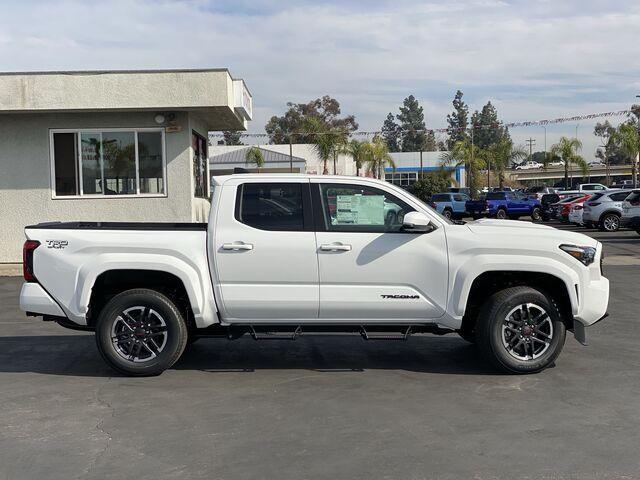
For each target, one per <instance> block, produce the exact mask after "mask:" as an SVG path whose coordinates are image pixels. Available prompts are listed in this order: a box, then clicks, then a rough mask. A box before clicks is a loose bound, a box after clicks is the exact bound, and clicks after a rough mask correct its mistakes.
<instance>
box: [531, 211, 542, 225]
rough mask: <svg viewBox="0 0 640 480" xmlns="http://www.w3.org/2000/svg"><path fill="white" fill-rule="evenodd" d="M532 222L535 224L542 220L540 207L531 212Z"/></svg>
mask: <svg viewBox="0 0 640 480" xmlns="http://www.w3.org/2000/svg"><path fill="white" fill-rule="evenodd" d="M531 220H533V221H534V222H539V221H540V220H542V211H541V210H540V207H533V210H531Z"/></svg>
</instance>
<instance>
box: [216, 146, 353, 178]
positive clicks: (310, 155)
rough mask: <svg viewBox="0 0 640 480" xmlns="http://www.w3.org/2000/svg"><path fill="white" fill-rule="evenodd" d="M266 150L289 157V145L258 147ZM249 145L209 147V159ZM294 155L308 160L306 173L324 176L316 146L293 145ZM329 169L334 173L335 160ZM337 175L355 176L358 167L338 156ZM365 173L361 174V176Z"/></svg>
mask: <svg viewBox="0 0 640 480" xmlns="http://www.w3.org/2000/svg"><path fill="white" fill-rule="evenodd" d="M257 146H258V147H260V148H263V149H265V150H271V151H272V152H279V153H283V154H285V155H289V145H288V144H286V145H271V144H268V143H267V144H264V145H257ZM246 147H247V145H212V146H210V147H209V158H211V157H212V156H214V155H220V154H222V153H227V152H232V151H234V150H238V149H240V148H246ZM292 150H293V151H292V154H293V156H294V157H299V158H304V159H305V160H306V162H307V163H306V172H305V173H310V174H322V171H323V164H322V161H321V160H320V157H318V154H317V153H316V151H315V148H314V145H312V144H308V143H298V144H293V145H292ZM327 169H328V170H329V173H330V174H333V173H334V168H333V160H330V161H329V162H328V163H327ZM335 173H336V174H337V175H355V174H356V166H355V163H354V162H353V160H352V159H351V157H350V156H348V155H344V154H342V155H338V158H337V161H336V171H335ZM362 174H363V173H362V172H361V175H362Z"/></svg>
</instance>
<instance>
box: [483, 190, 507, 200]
mask: <svg viewBox="0 0 640 480" xmlns="http://www.w3.org/2000/svg"><path fill="white" fill-rule="evenodd" d="M504 199H505V193H504V192H489V193H487V200H504Z"/></svg>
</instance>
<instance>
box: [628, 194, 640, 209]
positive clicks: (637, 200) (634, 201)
mask: <svg viewBox="0 0 640 480" xmlns="http://www.w3.org/2000/svg"><path fill="white" fill-rule="evenodd" d="M627 202H629V203H630V204H631V205H633V206H638V205H640V193H639V192H634V193H632V194H631V195H629V196H628V197H627Z"/></svg>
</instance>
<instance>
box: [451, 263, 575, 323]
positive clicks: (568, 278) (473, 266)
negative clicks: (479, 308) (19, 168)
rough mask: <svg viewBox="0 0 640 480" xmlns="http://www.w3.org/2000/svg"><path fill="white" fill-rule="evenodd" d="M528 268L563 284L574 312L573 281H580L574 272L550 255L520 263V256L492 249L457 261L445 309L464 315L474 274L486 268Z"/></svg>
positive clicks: (498, 269)
mask: <svg viewBox="0 0 640 480" xmlns="http://www.w3.org/2000/svg"><path fill="white" fill-rule="evenodd" d="M496 271H509V272H532V273H546V274H550V275H553V276H555V277H557V278H559V279H560V280H562V282H563V283H564V284H565V286H566V288H567V293H568V295H569V299H570V301H571V310H572V313H573V314H574V315H577V313H578V298H577V293H576V288H575V285H577V284H579V283H580V278H579V276H578V274H577V273H576V272H575V271H573V270H571V269H568V268H567V266H566V265H565V264H563V263H561V262H559V261H558V260H555V259H553V258H544V257H540V258H536V263H535V264H533V263H527V264H523V263H522V257H519V258H518V257H516V256H509V255H500V254H495V253H487V254H478V255H474V256H473V257H471V258H470V259H469V260H468V261H466V262H465V263H463V264H462V265H460V266H459V267H458V268H457V270H456V271H455V272H454V274H453V285H452V287H451V295H450V298H449V306H448V309H447V310H448V311H449V312H451V313H452V315H453V316H455V317H462V315H464V312H465V309H466V305H467V301H468V300H469V293H470V291H471V286H472V285H473V282H474V280H475V279H476V278H478V277H479V276H480V275H481V274H483V273H486V272H496Z"/></svg>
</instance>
